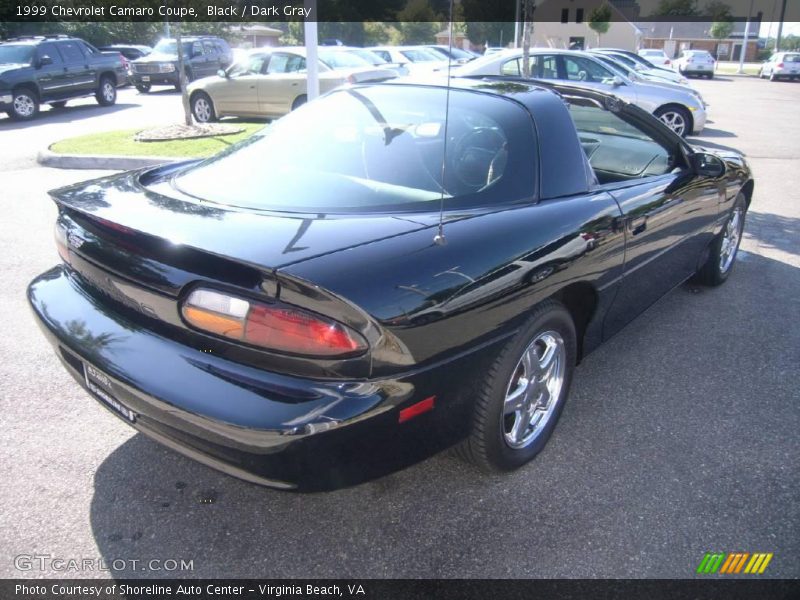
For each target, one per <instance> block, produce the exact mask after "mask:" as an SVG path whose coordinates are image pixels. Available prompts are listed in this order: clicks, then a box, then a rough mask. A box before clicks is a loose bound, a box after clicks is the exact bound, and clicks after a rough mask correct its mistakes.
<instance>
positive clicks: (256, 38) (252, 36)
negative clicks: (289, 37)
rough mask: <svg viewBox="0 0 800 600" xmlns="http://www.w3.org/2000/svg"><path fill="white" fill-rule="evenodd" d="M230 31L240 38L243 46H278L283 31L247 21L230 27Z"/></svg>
mask: <svg viewBox="0 0 800 600" xmlns="http://www.w3.org/2000/svg"><path fill="white" fill-rule="evenodd" d="M231 32H232V33H233V34H234V35H235V36H236V37H237V38H239V39H241V40H242V42H243V44H242V45H243V46H249V47H250V48H263V47H264V46H270V47H274V46H280V41H279V40H280V37H281V36H282V35H283V31H281V30H280V29H275V28H274V27H268V26H267V25H264V24H262V23H249V24H247V25H240V26H238V27H232V28H231Z"/></svg>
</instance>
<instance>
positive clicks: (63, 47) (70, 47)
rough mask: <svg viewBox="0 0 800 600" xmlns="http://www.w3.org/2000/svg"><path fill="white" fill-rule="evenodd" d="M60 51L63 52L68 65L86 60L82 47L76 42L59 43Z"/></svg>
mask: <svg viewBox="0 0 800 600" xmlns="http://www.w3.org/2000/svg"><path fill="white" fill-rule="evenodd" d="M58 49H59V50H60V51H61V56H62V57H63V58H64V62H65V63H67V64H70V63H82V62H84V61H85V60H86V57H84V55H83V52H82V51H81V49H80V46H78V44H77V43H76V42H59V43H58Z"/></svg>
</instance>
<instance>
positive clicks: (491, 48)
mask: <svg viewBox="0 0 800 600" xmlns="http://www.w3.org/2000/svg"><path fill="white" fill-rule="evenodd" d="M507 49H508V48H506V47H504V46H487V47H486V50H484V51H483V56H488V55H489V54H496V53H497V52H503V51H505V50H507Z"/></svg>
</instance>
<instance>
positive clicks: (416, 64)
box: [367, 46, 448, 75]
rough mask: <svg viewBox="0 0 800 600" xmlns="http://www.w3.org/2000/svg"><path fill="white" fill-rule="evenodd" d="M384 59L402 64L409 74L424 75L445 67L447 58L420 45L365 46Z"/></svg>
mask: <svg viewBox="0 0 800 600" xmlns="http://www.w3.org/2000/svg"><path fill="white" fill-rule="evenodd" d="M367 50H371V51H372V52H374V53H375V54H377V55H378V56H380V57H381V58H383V59H384V60H386V61H388V62H391V63H394V64H399V65H404V66H405V67H406V68H407V69H408V72H409V74H411V75H426V74H430V73H433V72H434V71H435V70H437V69H442V68H445V69H446V68H447V65H448V60H447V59H446V58H445V57H443V56H442V55H441V54H437V53H436V52H434V51H433V50H430V49H427V48H423V47H421V46H375V47H372V48H367Z"/></svg>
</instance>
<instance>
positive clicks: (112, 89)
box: [94, 76, 117, 106]
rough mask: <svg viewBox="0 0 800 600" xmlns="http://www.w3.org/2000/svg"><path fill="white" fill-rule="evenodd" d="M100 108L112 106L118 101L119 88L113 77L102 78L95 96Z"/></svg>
mask: <svg viewBox="0 0 800 600" xmlns="http://www.w3.org/2000/svg"><path fill="white" fill-rule="evenodd" d="M94 97H95V99H96V100H97V103H98V104H99V105H100V106H112V105H114V104H115V103H116V101H117V86H116V84H115V83H114V80H113V79H112V78H111V77H108V76H105V77H101V78H100V86H99V87H98V88H97V92H95V95H94Z"/></svg>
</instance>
